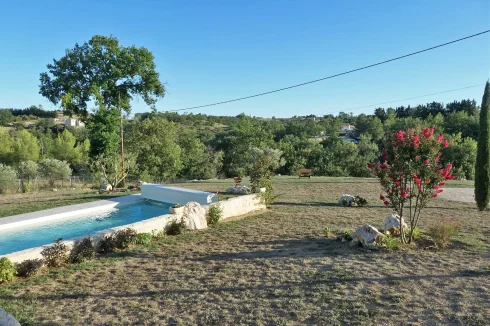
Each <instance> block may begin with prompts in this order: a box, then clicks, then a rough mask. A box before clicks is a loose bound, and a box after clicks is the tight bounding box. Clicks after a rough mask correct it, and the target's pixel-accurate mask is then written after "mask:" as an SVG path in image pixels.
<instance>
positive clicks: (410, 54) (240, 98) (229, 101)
mask: <svg viewBox="0 0 490 326" xmlns="http://www.w3.org/2000/svg"><path fill="white" fill-rule="evenodd" d="M488 32H490V30H486V31H483V32H480V33H476V34H473V35H469V36H466V37H463V38H460V39H457V40H453V41H450V42H446V43H443V44H439V45H435V46H432V47H430V48H426V49H423V50H420V51H416V52H412V53H409V54H405V55H402V56H399V57H396V58H392V59H388V60H385V61H381V62H378V63H374V64H370V65H368V66H364V67H361V68H356V69H352V70H349V71H345V72H342V73H339V74H335V75H331V76H327V77H323V78H319V79H315V80H311V81H308V82H304V83H301V84H296V85H292V86H287V87H283V88H278V89H275V90H272V91H268V92H263V93H259V94H254V95H249V96H244V97H239V98H236V99H232V100H227V101H221V102H216V103H210V104H205V105H198V106H193V107H188V108H184V109H177V110H168V111H166V112H177V111H186V110H194V109H199V108H204V107H208V106H215V105H220V104H226V103H231V102H237V101H242V100H246V99H250V98H253V97H259V96H263V95H267V94H272V93H277V92H281V91H285V90H288V89H291V88H296V87H301V86H305V85H308V84H313V83H318V82H320V81H323V80H327V79H331V78H335V77H339V76H342V75H347V74H350V73H353V72H356V71H360V70H364V69H368V68H372V67H375V66H379V65H382V64H385V63H388V62H392V61H396V60H400V59H403V58H407V57H410V56H413V55H416V54H420V53H423V52H427V51H431V50H434V49H437V48H440V47H443V46H446V45H449V44H453V43H457V42H461V41H464V40H467V39H470V38H473V37H476V36H479V35H483V34H485V33H488Z"/></svg>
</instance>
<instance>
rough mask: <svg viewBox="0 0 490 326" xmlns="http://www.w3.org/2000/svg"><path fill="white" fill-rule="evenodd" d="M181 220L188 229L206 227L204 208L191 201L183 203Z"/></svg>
mask: <svg viewBox="0 0 490 326" xmlns="http://www.w3.org/2000/svg"><path fill="white" fill-rule="evenodd" d="M182 220H183V221H184V223H185V225H186V227H187V229H189V230H201V229H205V228H207V227H208V222H207V220H206V209H205V208H204V207H202V206H201V205H200V204H199V203H196V202H193V201H191V202H188V203H187V204H185V206H184V215H183V216H182Z"/></svg>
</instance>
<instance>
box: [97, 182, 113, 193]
mask: <svg viewBox="0 0 490 326" xmlns="http://www.w3.org/2000/svg"><path fill="white" fill-rule="evenodd" d="M104 191H112V186H111V185H110V184H101V185H100V188H99V192H104Z"/></svg>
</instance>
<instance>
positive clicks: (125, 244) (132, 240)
mask: <svg viewBox="0 0 490 326" xmlns="http://www.w3.org/2000/svg"><path fill="white" fill-rule="evenodd" d="M137 236H138V233H137V232H136V231H135V230H134V229H131V228H127V229H124V230H120V231H117V232H116V234H115V235H114V241H115V243H116V248H117V249H127V248H129V246H130V245H134V244H136V239H137Z"/></svg>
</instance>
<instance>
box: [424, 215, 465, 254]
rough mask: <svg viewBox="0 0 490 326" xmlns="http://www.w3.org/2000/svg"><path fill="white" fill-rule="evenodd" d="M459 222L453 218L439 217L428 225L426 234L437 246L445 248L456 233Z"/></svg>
mask: <svg viewBox="0 0 490 326" xmlns="http://www.w3.org/2000/svg"><path fill="white" fill-rule="evenodd" d="M459 229H460V222H459V221H457V220H456V219H454V218H440V219H439V220H438V221H437V222H435V223H432V224H430V225H429V227H428V235H429V236H430V237H431V238H432V240H434V242H435V244H436V245H437V247H438V248H445V247H447V246H448V245H449V244H450V243H451V240H452V239H453V238H454V237H455V236H456V235H457V234H458V232H459Z"/></svg>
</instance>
